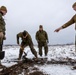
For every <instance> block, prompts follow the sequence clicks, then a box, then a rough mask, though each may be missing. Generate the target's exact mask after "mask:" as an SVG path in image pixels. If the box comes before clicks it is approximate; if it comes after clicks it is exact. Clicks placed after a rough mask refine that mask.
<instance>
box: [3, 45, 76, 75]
mask: <svg viewBox="0 0 76 75" xmlns="http://www.w3.org/2000/svg"><path fill="white" fill-rule="evenodd" d="M35 49H36V51H37V52H38V48H37V47H36V46H35ZM4 51H5V58H4V59H3V60H2V64H3V65H5V66H7V67H9V66H12V65H14V64H16V62H11V60H13V59H17V58H18V55H19V46H4ZM25 52H26V53H27V57H28V58H31V59H32V58H33V57H34V56H33V54H32V53H31V52H30V49H29V47H27V48H26V49H25ZM43 52H44V50H43ZM38 57H39V58H40V56H38ZM42 57H43V58H45V56H44V54H43V56H42ZM47 58H48V61H51V60H52V59H54V60H59V61H61V60H64V59H67V58H71V59H74V60H76V52H75V45H65V46H49V52H48V56H47ZM35 67H38V68H39V69H40V70H41V71H43V72H44V73H47V74H48V75H76V70H72V69H71V68H72V67H73V66H72V65H59V64H49V65H48V64H45V65H35Z"/></svg>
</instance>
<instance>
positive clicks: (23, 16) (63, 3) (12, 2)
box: [0, 0, 76, 44]
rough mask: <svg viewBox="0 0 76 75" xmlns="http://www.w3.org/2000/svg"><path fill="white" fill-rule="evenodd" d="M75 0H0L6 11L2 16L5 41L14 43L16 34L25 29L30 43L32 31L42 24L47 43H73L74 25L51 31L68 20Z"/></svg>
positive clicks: (33, 33)
mask: <svg viewBox="0 0 76 75" xmlns="http://www.w3.org/2000/svg"><path fill="white" fill-rule="evenodd" d="M75 1H76V0H0V6H2V5H4V6H6V7H7V9H8V13H7V14H6V16H5V17H4V19H5V22H6V37H7V40H6V41H5V42H4V43H5V44H16V34H17V33H19V32H22V31H23V30H27V31H28V32H29V33H30V35H31V37H32V39H33V42H34V44H37V42H36V40H35V34H36V31H38V29H39V25H40V24H41V25H43V27H44V30H45V31H46V32H47V33H48V37H49V44H60V43H61V44H64V43H65V44H66V43H71V42H74V41H75V40H74V38H75V37H74V36H75V28H74V26H75V25H74V24H73V25H71V26H70V27H68V28H66V29H64V30H62V31H61V32H59V33H55V32H54V30H55V29H56V28H58V27H60V26H62V25H63V24H64V23H66V22H67V21H69V20H70V19H71V18H72V16H73V15H74V14H76V12H75V11H74V10H73V9H72V4H73V3H74V2H75Z"/></svg>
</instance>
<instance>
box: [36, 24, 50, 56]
mask: <svg viewBox="0 0 76 75" xmlns="http://www.w3.org/2000/svg"><path fill="white" fill-rule="evenodd" d="M35 37H36V40H37V43H38V48H39V55H40V56H42V47H44V49H45V56H47V53H48V46H47V43H48V42H49V41H48V35H47V32H46V31H44V30H43V26H42V25H40V26H39V30H38V31H37V32H36V36H35Z"/></svg>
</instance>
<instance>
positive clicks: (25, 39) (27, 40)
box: [17, 31, 32, 44]
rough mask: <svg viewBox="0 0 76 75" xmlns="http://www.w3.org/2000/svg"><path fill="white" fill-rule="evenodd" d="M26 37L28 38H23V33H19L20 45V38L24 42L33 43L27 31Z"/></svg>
mask: <svg viewBox="0 0 76 75" xmlns="http://www.w3.org/2000/svg"><path fill="white" fill-rule="evenodd" d="M26 35H27V37H26V38H23V32H20V33H18V34H17V44H19V38H21V39H22V42H25V43H30V41H32V38H31V36H30V35H29V33H28V32H27V31H26Z"/></svg>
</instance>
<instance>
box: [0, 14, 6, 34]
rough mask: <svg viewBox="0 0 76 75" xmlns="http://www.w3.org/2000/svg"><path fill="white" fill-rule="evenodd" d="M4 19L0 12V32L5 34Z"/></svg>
mask: <svg viewBox="0 0 76 75" xmlns="http://www.w3.org/2000/svg"><path fill="white" fill-rule="evenodd" d="M5 31H6V29H5V21H4V19H3V17H2V13H0V32H3V33H4V34H5Z"/></svg>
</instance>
